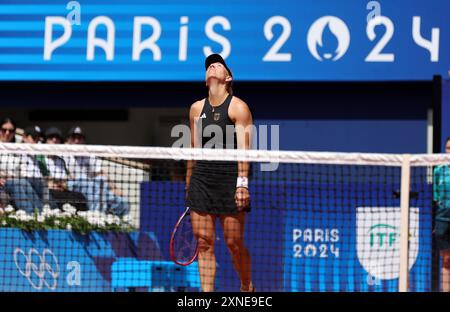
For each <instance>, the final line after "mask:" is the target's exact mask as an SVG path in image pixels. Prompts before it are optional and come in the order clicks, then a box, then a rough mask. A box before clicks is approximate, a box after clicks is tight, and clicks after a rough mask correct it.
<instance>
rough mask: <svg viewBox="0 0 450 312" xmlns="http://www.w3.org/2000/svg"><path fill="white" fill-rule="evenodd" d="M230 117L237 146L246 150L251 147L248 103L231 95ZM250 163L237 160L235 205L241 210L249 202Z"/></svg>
mask: <svg viewBox="0 0 450 312" xmlns="http://www.w3.org/2000/svg"><path fill="white" fill-rule="evenodd" d="M230 119H231V120H232V121H233V122H234V124H235V129H236V138H237V148H238V149H245V150H248V149H250V148H251V142H252V129H253V117H252V114H251V112H250V109H249V108H248V105H247V104H246V103H245V102H244V101H242V100H241V99H239V98H237V97H233V100H232V102H231V105H230ZM249 168H250V163H249V162H243V161H240V162H238V181H237V182H236V196H235V200H236V205H237V207H238V209H239V210H242V209H244V208H246V207H248V205H249V204H250V194H249V192H248V174H249Z"/></svg>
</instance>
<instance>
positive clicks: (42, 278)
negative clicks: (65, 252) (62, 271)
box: [14, 248, 59, 290]
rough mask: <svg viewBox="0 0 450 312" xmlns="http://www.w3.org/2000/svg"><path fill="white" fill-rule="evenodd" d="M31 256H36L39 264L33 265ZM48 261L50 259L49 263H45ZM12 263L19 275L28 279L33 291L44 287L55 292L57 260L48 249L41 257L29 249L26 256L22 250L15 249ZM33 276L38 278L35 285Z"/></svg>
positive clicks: (57, 273)
mask: <svg viewBox="0 0 450 312" xmlns="http://www.w3.org/2000/svg"><path fill="white" fill-rule="evenodd" d="M33 256H36V257H37V258H38V259H39V262H40V263H38V264H36V263H33ZM21 258H22V259H21ZM23 259H24V260H25V261H23ZM48 259H51V261H50V263H48V262H47V260H48ZM14 262H15V264H16V267H17V270H18V271H19V273H20V274H22V275H23V276H24V277H26V278H27V279H28V281H29V282H30V285H31V286H32V287H33V288H34V289H36V290H41V289H42V288H43V287H44V286H45V287H47V288H48V289H50V290H55V289H56V287H57V286H58V277H59V264H58V259H57V258H56V256H55V255H54V254H53V252H52V251H51V250H50V249H44V251H43V252H42V255H41V254H40V253H39V251H37V250H36V249H34V248H31V249H30V250H29V251H28V255H27V254H25V252H24V251H23V250H22V249H20V248H16V249H15V250H14ZM23 264H25V265H23ZM34 275H35V276H37V277H38V278H39V282H37V283H36V278H33V277H34ZM48 276H50V278H48Z"/></svg>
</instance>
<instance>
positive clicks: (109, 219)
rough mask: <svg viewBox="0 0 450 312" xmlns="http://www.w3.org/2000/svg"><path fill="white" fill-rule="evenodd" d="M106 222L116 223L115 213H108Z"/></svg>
mask: <svg viewBox="0 0 450 312" xmlns="http://www.w3.org/2000/svg"><path fill="white" fill-rule="evenodd" d="M105 222H106V224H115V219H114V216H113V215H110V214H109V215H107V216H106V218H105Z"/></svg>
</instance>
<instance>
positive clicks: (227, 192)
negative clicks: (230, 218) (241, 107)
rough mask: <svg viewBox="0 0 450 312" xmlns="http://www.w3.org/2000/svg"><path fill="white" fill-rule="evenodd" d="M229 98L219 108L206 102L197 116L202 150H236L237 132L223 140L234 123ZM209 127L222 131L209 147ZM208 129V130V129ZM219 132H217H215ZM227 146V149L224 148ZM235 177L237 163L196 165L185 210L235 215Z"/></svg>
mask: <svg viewBox="0 0 450 312" xmlns="http://www.w3.org/2000/svg"><path fill="white" fill-rule="evenodd" d="M232 97H233V96H232V95H228V97H227V98H226V99H225V101H224V102H223V103H222V104H220V105H219V106H215V107H213V106H212V105H211V104H210V103H209V101H208V99H207V98H206V99H205V102H204V104H203V109H202V111H201V113H200V116H199V117H200V118H199V121H200V120H201V124H198V128H197V129H198V130H199V131H201V132H200V133H202V134H203V135H202V137H201V144H202V147H203V148H233V149H236V146H237V140H236V132H235V131H232V133H231V132H230V127H228V133H229V135H230V134H231V135H232V138H230V137H229V138H228V140H227V139H226V133H227V126H233V129H234V123H233V122H232V121H231V119H230V117H229V116H228V108H229V107H230V103H231V99H232ZM209 125H216V126H218V127H220V128H221V129H222V134H223V135H222V138H220V134H219V136H218V137H219V138H220V139H219V140H217V141H216V144H215V145H214V146H211V141H210V140H211V139H212V138H214V137H215V135H217V132H214V134H212V135H211V137H209V136H207V135H205V134H204V129H205V128H206V127H208V126H209ZM210 128H211V127H210ZM217 129H218V128H217ZM227 142H228V145H227ZM237 176H238V164H237V162H226V161H196V163H195V165H194V168H193V171H192V176H191V180H190V184H189V189H188V193H187V199H186V206H187V207H190V209H191V210H193V211H196V212H199V213H208V214H215V215H234V214H237V213H238V210H237V207H236V203H235V199H234V196H235V193H236V179H237Z"/></svg>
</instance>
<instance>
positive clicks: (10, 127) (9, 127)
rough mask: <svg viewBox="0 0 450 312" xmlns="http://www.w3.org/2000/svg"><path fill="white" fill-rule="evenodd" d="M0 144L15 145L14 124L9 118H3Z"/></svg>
mask: <svg viewBox="0 0 450 312" xmlns="http://www.w3.org/2000/svg"><path fill="white" fill-rule="evenodd" d="M0 129H1V130H0V142H1V143H15V142H16V123H15V122H14V120H12V119H11V118H9V117H6V118H3V120H2V121H1V128H0Z"/></svg>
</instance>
